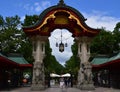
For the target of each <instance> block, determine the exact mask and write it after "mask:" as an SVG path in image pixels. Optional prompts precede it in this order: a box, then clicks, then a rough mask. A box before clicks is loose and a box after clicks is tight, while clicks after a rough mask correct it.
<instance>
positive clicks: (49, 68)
mask: <svg viewBox="0 0 120 92" xmlns="http://www.w3.org/2000/svg"><path fill="white" fill-rule="evenodd" d="M51 52H52V49H51V48H50V44H49V42H47V43H46V47H45V53H46V57H45V58H44V65H45V72H50V73H57V74H60V73H61V71H64V67H63V66H62V65H61V64H60V63H59V62H58V61H57V60H56V58H55V56H53V55H52V54H51Z"/></svg>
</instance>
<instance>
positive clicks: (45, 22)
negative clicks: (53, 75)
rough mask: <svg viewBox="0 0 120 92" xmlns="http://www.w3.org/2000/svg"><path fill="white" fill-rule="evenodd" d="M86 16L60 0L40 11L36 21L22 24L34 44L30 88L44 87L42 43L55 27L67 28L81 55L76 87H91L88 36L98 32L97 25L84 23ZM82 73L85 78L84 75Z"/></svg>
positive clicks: (90, 36)
mask: <svg viewBox="0 0 120 92" xmlns="http://www.w3.org/2000/svg"><path fill="white" fill-rule="evenodd" d="M86 20H87V19H85V18H84V16H83V15H82V14H81V13H80V12H79V11H78V10H76V9H75V8H73V7H70V6H68V5H66V4H65V3H64V1H63V0H60V1H59V3H58V4H57V5H55V6H52V7H49V8H47V9H46V10H44V11H43V12H42V13H41V14H40V16H39V20H38V22H37V23H35V24H34V25H32V26H27V27H23V31H24V32H25V33H26V34H27V35H28V36H29V38H30V39H31V41H32V43H33V48H34V49H33V57H34V59H35V62H34V68H33V74H34V75H33V80H32V81H33V83H32V90H41V89H44V88H45V84H44V81H45V80H44V77H45V75H44V69H43V68H44V66H43V58H44V55H45V47H44V44H45V42H46V41H47V40H48V37H49V36H50V33H51V32H52V31H53V30H54V29H57V28H59V29H68V30H69V31H70V32H71V33H72V36H73V37H74V38H75V40H76V41H77V43H78V56H79V58H80V59H81V65H80V66H81V69H80V70H79V72H78V75H79V76H78V87H79V88H81V89H93V88H94V87H93V83H92V82H91V79H90V78H89V77H90V76H91V75H90V74H88V72H91V65H90V63H89V62H88V59H89V57H90V50H89V46H90V45H89V44H90V42H91V40H92V38H93V37H95V36H96V35H97V34H98V33H99V31H100V29H93V28H91V27H89V26H88V25H87V24H86V23H85V21H86ZM83 66H84V67H83ZM38 71H39V73H41V74H39V73H38ZM83 73H84V74H83ZM85 76H86V79H85V78H84V77H85ZM82 78H83V79H82Z"/></svg>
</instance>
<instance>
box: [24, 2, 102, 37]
mask: <svg viewBox="0 0 120 92" xmlns="http://www.w3.org/2000/svg"><path fill="white" fill-rule="evenodd" d="M86 20H87V19H86V18H84V16H83V15H82V14H81V13H80V12H79V11H78V10H76V9H75V8H73V7H71V6H68V5H66V4H65V3H64V1H63V0H60V1H59V3H58V4H57V5H54V6H51V7H49V8H47V9H45V10H44V11H43V12H42V13H41V14H40V15H39V20H38V21H37V23H35V24H34V25H30V26H24V27H23V31H24V32H25V33H26V34H27V35H38V34H39V35H43V36H49V35H50V32H51V31H53V30H54V29H56V28H60V29H62V28H64V29H65V28H66V29H68V30H69V31H70V32H71V33H73V36H83V35H84V36H95V35H97V34H98V33H99V31H100V29H94V28H91V27H89V26H87V24H86V23H85V21H86Z"/></svg>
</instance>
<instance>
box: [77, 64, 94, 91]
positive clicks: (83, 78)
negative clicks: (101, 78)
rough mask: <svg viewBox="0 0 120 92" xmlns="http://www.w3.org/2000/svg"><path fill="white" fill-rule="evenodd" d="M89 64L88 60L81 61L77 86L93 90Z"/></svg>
mask: <svg viewBox="0 0 120 92" xmlns="http://www.w3.org/2000/svg"><path fill="white" fill-rule="evenodd" d="M91 68H92V67H91V64H90V63H89V62H85V63H81V65H80V70H79V73H78V85H77V86H78V88H80V89H81V90H94V89H95V87H94V85H93V81H92V72H91Z"/></svg>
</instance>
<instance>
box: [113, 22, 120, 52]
mask: <svg viewBox="0 0 120 92" xmlns="http://www.w3.org/2000/svg"><path fill="white" fill-rule="evenodd" d="M113 37H114V49H113V51H114V52H118V51H120V22H118V23H117V24H116V26H115V28H114V30H113Z"/></svg>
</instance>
